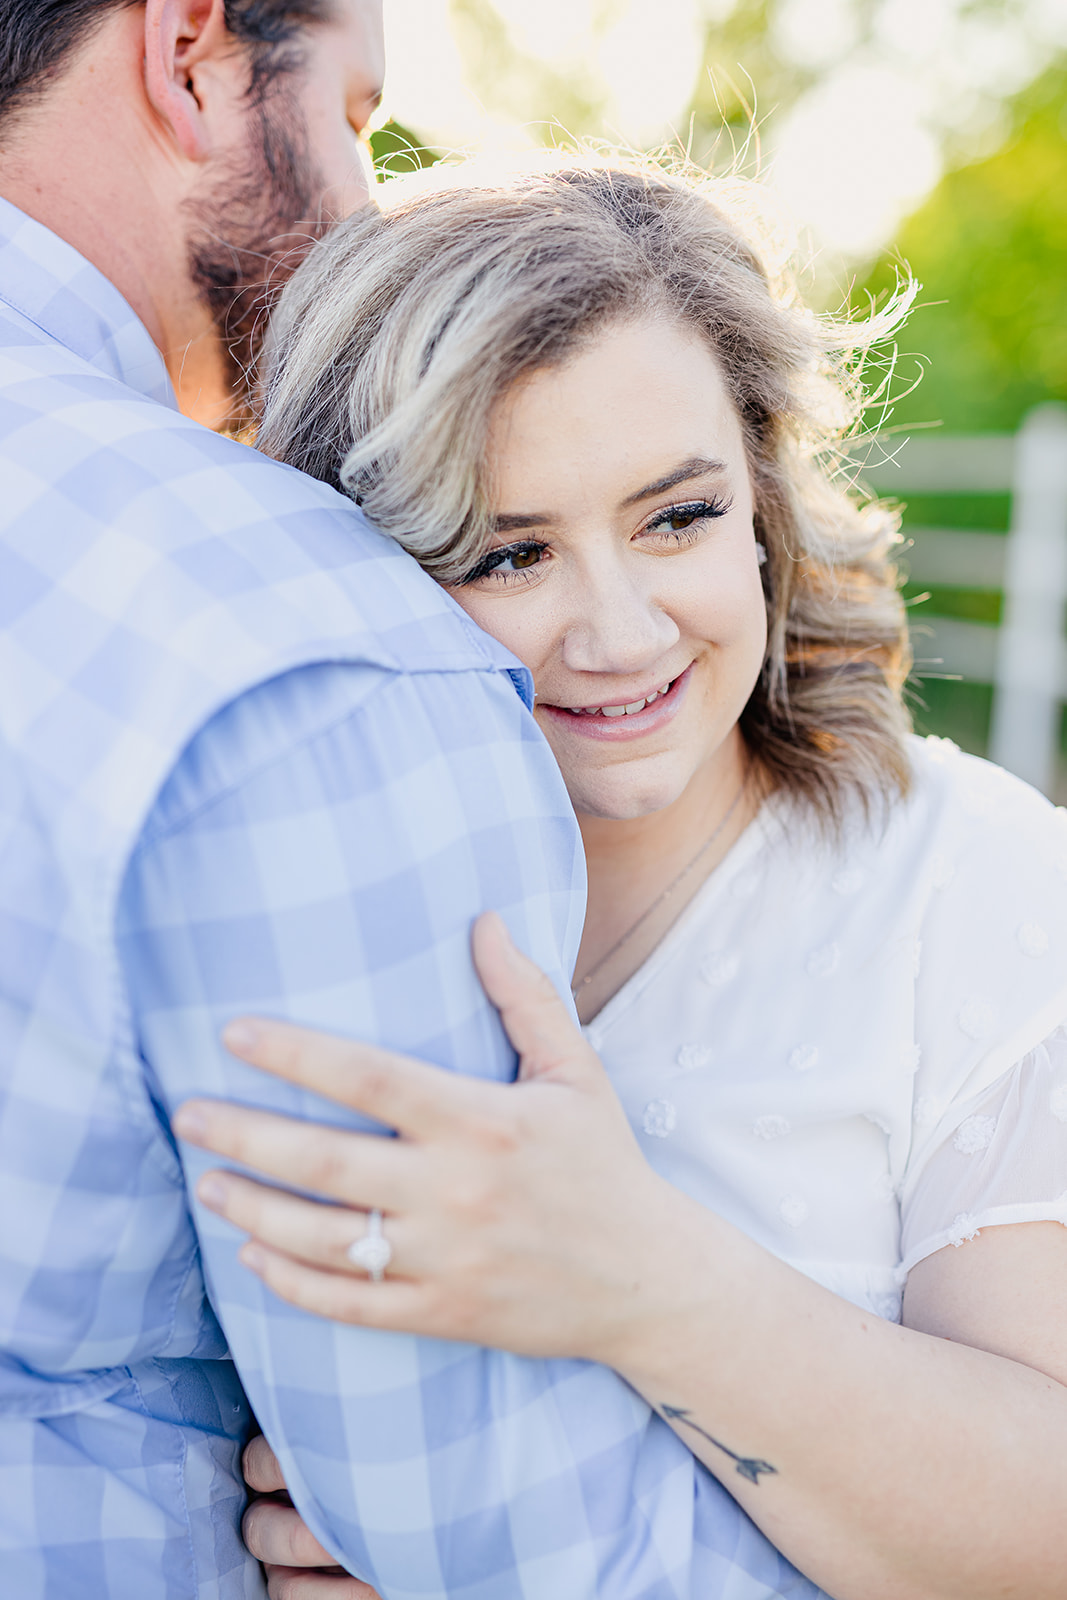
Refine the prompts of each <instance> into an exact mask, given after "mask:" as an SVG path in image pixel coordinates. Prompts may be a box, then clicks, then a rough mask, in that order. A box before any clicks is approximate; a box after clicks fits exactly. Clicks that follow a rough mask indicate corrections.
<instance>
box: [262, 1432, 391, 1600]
mask: <svg viewBox="0 0 1067 1600" xmlns="http://www.w3.org/2000/svg"><path fill="white" fill-rule="evenodd" d="M244 1474H245V1482H246V1483H247V1484H248V1487H249V1488H250V1489H251V1490H252V1493H253V1495H254V1496H268V1495H269V1496H274V1497H277V1496H278V1495H281V1496H282V1497H283V1498H281V1499H279V1498H272V1499H266V1498H255V1499H253V1500H252V1502H251V1504H250V1505H249V1507H248V1510H247V1511H246V1512H245V1514H244V1521H243V1522H242V1524H241V1532H242V1534H243V1536H244V1541H245V1544H246V1545H247V1546H248V1548H249V1550H250V1551H251V1552H252V1554H253V1555H254V1556H255V1557H256V1559H257V1560H258V1561H262V1563H263V1565H264V1567H265V1568H266V1570H267V1594H268V1596H269V1600H381V1597H380V1596H379V1594H378V1591H377V1590H376V1589H372V1588H371V1586H370V1584H369V1583H361V1582H360V1580H359V1579H358V1578H353V1577H352V1576H351V1575H350V1574H349V1573H347V1572H345V1570H344V1568H343V1567H339V1566H338V1565H337V1564H336V1562H335V1561H334V1559H333V1557H332V1556H331V1555H330V1552H329V1551H328V1550H324V1549H323V1548H322V1545H321V1544H319V1542H318V1540H317V1539H316V1538H315V1535H314V1534H313V1533H312V1532H311V1530H310V1529H309V1528H308V1527H307V1525H306V1524H305V1523H304V1521H303V1520H302V1518H301V1516H300V1513H299V1511H294V1509H293V1505H292V1502H291V1501H290V1499H289V1494H288V1491H287V1489H286V1486H285V1479H284V1478H283V1477H282V1469H281V1467H280V1466H279V1465H278V1458H277V1456H276V1455H275V1454H274V1451H273V1450H272V1449H271V1447H270V1445H269V1444H268V1443H267V1441H266V1439H264V1437H263V1435H262V1434H259V1435H258V1437H257V1438H255V1439H253V1440H252V1443H251V1444H250V1445H249V1446H248V1448H247V1449H246V1451H245V1453H244Z"/></svg>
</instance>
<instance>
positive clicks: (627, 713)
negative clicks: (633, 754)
mask: <svg viewBox="0 0 1067 1600" xmlns="http://www.w3.org/2000/svg"><path fill="white" fill-rule="evenodd" d="M690 671H691V668H690V667H686V668H685V670H684V672H680V673H679V674H678V675H677V677H674V678H670V679H668V681H667V682H666V683H663V684H660V686H659V687H658V688H656V689H649V690H645V691H644V692H643V693H639V694H636V695H634V697H633V699H631V700H623V701H622V702H617V703H616V704H614V705H605V704H600V705H587V706H559V705H552V704H550V703H549V702H547V701H544V700H541V701H539V702H538V705H537V711H538V715H539V717H540V718H541V720H542V725H543V724H544V721H545V720H546V719H548V720H550V721H551V722H552V723H553V725H554V727H555V728H556V731H557V733H558V734H559V735H561V736H562V737H563V738H568V737H572V738H574V737H577V738H580V739H608V740H611V741H612V742H614V743H619V742H620V741H623V740H627V739H644V738H647V736H648V735H649V734H650V733H658V732H659V730H660V729H661V728H664V727H666V725H667V724H668V723H669V722H670V721H671V720H672V719H673V718H674V716H675V714H676V713H677V711H678V710H679V708H680V706H681V703H682V699H683V697H684V695H685V691H686V687H687V685H688V682H689V674H690Z"/></svg>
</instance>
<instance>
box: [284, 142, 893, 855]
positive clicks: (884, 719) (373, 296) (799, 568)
mask: <svg viewBox="0 0 1067 1600" xmlns="http://www.w3.org/2000/svg"><path fill="white" fill-rule="evenodd" d="M745 187H746V186H744V185H741V184H739V183H737V182H736V181H733V180H714V179H709V178H706V177H705V176H703V175H701V176H700V177H699V178H694V177H693V176H692V175H690V174H687V173H670V172H666V171H664V170H662V169H661V168H659V167H658V166H653V165H651V164H647V163H643V162H631V161H629V160H603V159H596V160H580V159H574V158H570V159H560V158H558V157H557V158H555V159H554V160H553V161H552V162H551V163H550V164H546V163H545V162H542V163H540V164H539V165H537V166H536V167H532V168H528V169H526V170H524V171H522V172H520V173H518V174H515V173H512V174H509V175H508V176H507V177H506V178H504V179H498V180H496V181H485V180H479V179H477V178H476V177H475V176H473V175H472V174H471V173H470V172H469V171H465V170H464V169H463V168H452V169H450V170H449V171H447V172H446V173H445V174H443V175H441V174H440V173H438V174H436V175H434V176H432V177H430V178H429V179H427V178H426V176H425V175H423V177H422V178H421V181H419V182H418V183H412V184H405V183H404V181H399V182H398V181H397V180H393V181H392V182H390V183H389V184H387V185H385V199H386V202H387V204H386V206H385V208H384V209H383V210H382V211H370V210H368V211H363V212H360V213H359V214H357V215H356V216H354V217H352V218H350V219H349V220H348V221H347V222H345V223H343V224H342V225H341V226H340V227H338V228H337V229H336V230H335V231H334V232H333V233H332V234H330V235H329V237H328V238H327V239H325V240H324V241H323V242H322V243H321V244H319V245H317V246H316V247H315V249H314V250H313V251H312V253H311V254H310V256H309V257H308V259H307V260H306V261H305V263H304V264H303V265H302V266H301V268H300V269H299V271H298V272H297V273H296V275H295V276H294V278H293V280H292V282H291V283H290V284H289V286H288V287H287V288H286V290H285V292H284V294H283V296H282V298H281V301H280V303H279V306H278V308H277V311H276V313H275V316H274V321H273V325H272V329H271V332H270V335H269V338H268V343H267V347H266V351H265V356H264V378H263V388H262V424H261V428H260V433H259V439H258V443H259V446H260V448H261V449H263V450H265V451H267V452H268V453H269V454H271V455H273V456H276V457H278V458H279V459H281V460H283V461H287V462H290V463H292V464H293V465H294V466H297V467H300V468H302V469H303V470H304V471H305V472H309V473H311V474H313V475H314V476H315V477H318V478H322V479H325V480H326V481H327V482H328V483H332V484H334V485H335V486H336V487H337V488H339V489H341V490H342V491H343V492H345V493H346V494H348V495H350V496H351V497H352V498H353V499H354V500H356V501H357V502H358V503H359V504H360V505H361V506H363V508H364V510H365V511H366V512H367V514H368V516H369V517H370V518H371V520H372V521H373V522H375V523H376V524H377V526H378V527H379V528H381V529H383V530H384V531H385V532H387V533H389V534H391V535H392V537H393V538H394V539H396V540H397V542H398V543H399V544H401V545H403V547H404V548H405V549H406V550H409V551H410V552H411V554H412V555H413V556H415V558H416V559H417V560H418V561H419V562H420V563H421V564H422V566H424V567H425V568H426V570H427V571H428V572H430V573H432V574H433V576H434V577H436V578H438V579H439V580H440V581H441V582H443V583H446V584H448V583H456V582H458V581H460V580H461V579H462V578H463V577H464V576H465V575H466V574H467V573H468V572H469V571H470V570H471V569H472V568H473V567H474V566H475V564H476V563H477V561H478V560H479V558H480V557H481V555H482V554H483V553H484V551H485V549H486V547H487V545H488V544H489V542H490V538H491V533H490V506H489V504H488V500H487V491H486V484H485V474H484V471H483V462H484V457H485V452H486V441H487V434H488V427H489V418H490V413H491V411H492V408H493V406H494V404H495V402H496V401H497V400H498V399H499V398H500V397H501V395H502V394H503V393H504V392H505V390H507V389H508V388H509V387H510V386H511V385H512V384H513V383H514V382H515V381H516V379H518V378H520V377H521V376H522V375H523V374H528V373H531V372H533V371H536V370H538V369H540V368H545V367H548V366H553V365H557V364H562V363H564V362H566V361H567V360H568V359H569V358H570V357H572V356H573V355H574V354H575V352H576V351H577V350H578V349H579V348H580V347H581V346H582V344H583V342H584V341H587V340H588V339H589V338H590V337H592V336H594V335H595V334H596V333H597V331H598V330H599V329H602V328H604V327H606V326H607V325H609V324H610V323H612V322H616V321H618V320H619V319H632V318H635V317H638V316H641V315H643V314H647V315H663V314H664V313H667V314H669V315H671V316H673V317H676V318H677V319H679V320H680V321H681V322H683V323H685V324H686V325H688V326H690V327H692V328H695V329H698V330H699V332H700V333H701V334H702V335H703V337H704V338H706V339H707V341H708V345H709V347H710V349H711V350H712V352H713V353H714V355H715V356H716V358H717V360H718V362H719V365H720V368H721V370H722V372H723V374H724V377H725V381H726V384H727V387H728V390H729V392H730V394H731V396H732V398H733V402H734V404H735V406H736V408H737V412H738V415H739V417H740V419H741V423H742V428H743V432H744V437H745V443H746V449H747V456H748V463H749V468H750V472H751V475H752V480H753V489H754V495H755V505H756V536H757V538H758V539H760V540H761V541H762V543H763V545H764V546H765V547H766V551H767V561H766V564H765V566H764V568H763V573H764V587H765V592H766V601H767V617H768V624H769V638H768V645H767V653H766V659H765V662H764V666H763V671H762V673H761V675H760V679H759V682H758V683H757V685H756V688H755V690H754V692H753V694H752V696H751V699H750V700H749V703H748V705H747V706H746V708H745V711H744V713H743V715H742V718H741V728H742V732H743V734H744V737H745V739H746V740H747V743H748V746H749V748H750V749H751V751H752V752H753V754H754V755H755V756H756V758H757V759H758V762H759V763H760V764H761V766H762V769H763V771H764V772H765V773H766V775H767V777H768V778H769V780H770V782H771V783H772V784H774V785H775V786H779V787H784V788H785V789H786V790H788V791H790V792H792V793H793V794H794V795H796V796H797V797H798V798H800V799H803V800H805V801H807V802H808V803H809V804H810V805H811V806H812V807H813V808H814V810H815V812H816V813H817V815H818V816H819V817H820V818H821V819H822V820H824V821H826V822H830V823H835V822H837V821H839V820H840V819H841V817H842V815H843V812H844V808H845V803H846V801H847V799H848V798H849V796H850V795H851V796H856V795H858V796H859V797H860V799H861V800H862V802H863V804H864V806H865V807H868V806H869V805H870V802H871V800H872V799H875V798H878V797H881V798H885V799H888V798H889V797H891V796H892V795H893V794H902V793H905V792H906V790H907V787H908V777H909V764H908V760H907V754H906V745H905V736H906V734H907V732H908V728H909V722H908V717H907V713H906V711H905V709H904V706H903V703H902V699H901V691H902V688H903V684H904V680H905V678H906V676H907V672H908V669H909V666H910V657H909V651H908V635H907V628H906V624H905V616H904V609H903V603H902V600H901V598H900V595H899V593H898V589H897V582H896V574H895V572H894V569H893V568H892V566H891V565H890V564H889V560H888V557H889V553H890V550H891V546H892V544H893V542H894V538H895V524H894V521H893V519H892V517H890V516H889V515H888V514H887V513H886V512H885V511H883V510H880V509H879V508H877V507H874V506H868V507H867V508H866V509H862V508H861V507H860V506H859V505H858V504H857V502H856V501H855V500H853V499H852V498H851V497H850V495H849V494H848V492H847V491H846V489H845V488H844V487H842V486H841V485H840V484H839V483H838V482H835V481H834V478H833V477H832V476H831V468H833V467H835V466H836V465H837V464H838V463H839V461H840V455H839V453H837V452H838V447H839V445H840V441H841V440H842V438H844V437H845V436H846V435H847V434H848V432H849V431H850V430H851V429H853V428H854V426H855V424H856V422H857V420H858V418H859V415H860V411H861V406H862V396H861V392H860V386H859V383H858V380H857V378H856V375H855V365H852V366H850V364H849V363H850V360H851V359H852V358H853V357H854V355H855V353H856V352H857V351H859V352H862V351H863V350H864V349H867V348H869V347H870V346H871V345H872V344H873V343H875V341H876V340H877V339H878V338H880V337H884V335H885V333H886V332H887V331H888V330H889V329H890V328H891V326H892V324H893V321H894V317H895V316H897V315H898V314H899V305H896V306H894V307H893V308H891V310H890V312H889V313H888V314H886V313H883V315H882V316H881V317H880V318H877V317H876V318H872V319H870V320H869V321H868V322H867V323H865V324H863V325H862V326H859V325H857V324H855V323H835V322H833V321H831V320H829V319H826V318H816V317H815V316H813V315H812V314H811V313H810V312H808V311H806V310H805V309H804V308H803V306H802V305H801V304H800V302H799V300H798V299H797V296H796V293H795V291H794V289H793V287H792V283H791V280H789V279H788V278H787V277H786V276H785V275H784V274H783V273H781V272H778V271H775V270H773V269H772V268H770V267H769V266H768V264H767V261H766V259H765V258H766V250H765V249H762V248H761V246H760V245H759V244H758V243H756V242H754V240H753V238H752V237H750V234H751V232H752V227H751V222H750V221H749V220H748V218H747V217H746V218H744V220H742V221H739V220H738V212H739V211H740V212H741V213H742V214H744V212H745V211H746V209H747V202H746V200H745Z"/></svg>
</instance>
